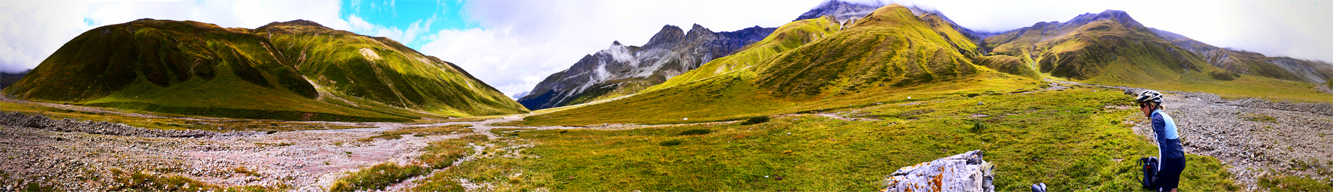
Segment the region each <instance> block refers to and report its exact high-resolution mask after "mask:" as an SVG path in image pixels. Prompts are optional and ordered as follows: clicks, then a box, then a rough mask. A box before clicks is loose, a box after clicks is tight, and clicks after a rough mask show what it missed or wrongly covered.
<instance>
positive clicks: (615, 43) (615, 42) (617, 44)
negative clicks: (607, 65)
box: [611, 41, 620, 46]
mask: <svg viewBox="0 0 1333 192" xmlns="http://www.w3.org/2000/svg"><path fill="white" fill-rule="evenodd" d="M611 46H620V41H611Z"/></svg>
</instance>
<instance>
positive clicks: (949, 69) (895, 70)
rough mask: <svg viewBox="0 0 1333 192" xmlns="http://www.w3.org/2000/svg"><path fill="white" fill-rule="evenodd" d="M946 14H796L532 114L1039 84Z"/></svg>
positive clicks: (659, 113) (734, 112)
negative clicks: (591, 100)
mask: <svg viewBox="0 0 1333 192" xmlns="http://www.w3.org/2000/svg"><path fill="white" fill-rule="evenodd" d="M938 18H939V17H937V16H933V15H932V14H921V15H914V14H913V12H912V11H911V10H909V9H908V8H907V7H904V6H901V5H890V6H885V7H882V8H880V9H878V10H876V11H875V12H873V13H871V14H869V15H868V16H866V17H864V18H863V19H859V20H857V21H856V22H855V23H853V24H852V25H851V26H843V27H839V26H837V25H836V22H832V20H831V19H830V18H828V17H824V18H816V19H807V20H800V21H796V22H792V23H789V24H787V25H784V26H783V27H782V28H780V29H779V30H778V31H776V32H774V33H773V34H771V35H770V36H769V37H768V38H766V39H765V40H764V41H761V42H759V43H756V44H754V45H751V47H748V48H747V49H745V50H743V51H741V52H738V53H736V54H733V55H732V56H728V57H724V58H719V59H717V60H714V61H713V62H710V63H708V64H705V65H704V66H701V67H700V69H696V70H694V71H691V72H689V73H686V74H684V75H681V76H680V77H679V78H681V79H676V78H673V79H672V80H671V81H670V82H668V83H665V84H662V85H658V86H657V87H653V88H651V90H652V91H645V92H641V93H639V94H638V95H635V96H632V97H628V98H624V99H620V100H615V101H610V102H606V103H601V104H597V105H590V106H583V107H579V108H575V109H569V110H563V111H557V112H552V113H547V114H543V115H538V116H530V117H528V118H527V121H525V122H524V123H527V124H567V125H581V124H582V123H593V122H625V123H667V122H682V121H684V122H697V121H716V120H725V119H739V118H745V117H749V116H755V115H769V114H778V113H794V112H806V111H820V110H826V109H832V108H843V107H849V106H863V105H870V104H874V103H884V102H899V101H911V100H912V99H914V98H915V99H923V98H947V97H963V96H967V95H980V94H991V93H1005V92H1015V91H1023V90H1036V89H1040V88H1041V86H1042V83H1040V82H1039V81H1040V80H1039V79H1036V78H1031V77H1024V76H1019V75H1012V74H1007V73H1003V72H999V71H996V70H992V69H989V68H987V67H981V66H977V65H974V64H972V62H971V61H972V59H971V58H973V57H976V54H977V53H976V52H975V51H973V50H975V48H976V44H973V43H972V41H971V40H970V39H969V38H968V37H967V36H965V35H962V33H959V32H958V31H955V30H953V27H952V26H950V25H934V24H932V23H935V24H939V23H936V21H939V20H937V19H938ZM826 28H827V29H826ZM840 28H841V30H834V29H840ZM624 109H634V110H632V111H625V110H624ZM611 111H619V112H614V113H612V112H611ZM594 114H596V115H594ZM686 118H688V119H686Z"/></svg>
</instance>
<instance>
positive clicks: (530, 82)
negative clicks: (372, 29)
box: [421, 0, 822, 95]
mask: <svg viewBox="0 0 1333 192" xmlns="http://www.w3.org/2000/svg"><path fill="white" fill-rule="evenodd" d="M820 2H822V1H821V0H779V1H772V0H748V1H703V0H685V1H661V0H659V1H517V0H514V1H503V0H502V1H481V2H467V5H466V6H465V7H466V9H467V10H468V11H469V15H470V16H471V18H472V19H474V21H475V22H476V23H479V24H480V25H481V27H482V28H483V29H468V30H443V31H440V32H438V33H435V35H434V37H435V38H436V39H434V41H431V42H428V43H427V44H426V45H423V46H422V48H421V49H422V50H421V51H422V53H425V54H428V55H434V56H437V57H440V59H443V60H446V61H450V62H454V63H456V64H458V65H459V66H460V67H463V68H464V69H465V70H467V71H468V72H469V73H472V74H473V75H474V76H476V77H477V78H480V79H481V80H483V81H485V82H486V83H487V84H490V85H491V86H494V87H496V89H499V90H500V91H502V92H504V93H505V94H506V95H512V94H514V93H519V92H523V91H529V90H531V89H532V88H533V87H535V86H536V85H537V83H539V82H541V81H542V80H544V79H545V78H546V76H548V75H551V74H552V73H555V72H559V71H561V70H564V69H567V68H569V67H570V66H571V65H573V64H574V62H577V61H578V60H579V59H580V58H582V57H583V56H584V55H587V54H592V53H595V52H597V51H598V50H602V49H606V48H607V47H609V46H610V45H611V42H612V41H620V42H621V43H622V44H626V45H643V44H644V43H646V42H647V41H648V38H650V37H652V35H653V34H656V33H657V32H658V31H659V30H661V29H662V26H663V25H668V24H670V25H676V26H679V27H681V28H682V29H684V30H689V28H690V26H692V25H693V24H695V23H698V24H700V25H702V26H704V27H707V28H709V29H710V30H713V31H714V32H720V31H734V30H739V29H743V28H746V27H753V26H756V25H758V26H763V27H777V26H781V25H782V24H786V23H787V22H790V21H791V20H792V19H795V18H796V17H797V16H800V14H801V13H804V12H805V11H807V10H809V9H810V8H812V7H814V6H816V5H818V4H819V3H820Z"/></svg>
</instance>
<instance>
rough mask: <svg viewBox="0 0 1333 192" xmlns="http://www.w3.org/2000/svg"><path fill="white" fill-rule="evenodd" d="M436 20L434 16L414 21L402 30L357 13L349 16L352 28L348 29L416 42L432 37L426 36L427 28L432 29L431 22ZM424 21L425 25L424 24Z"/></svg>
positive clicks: (408, 42)
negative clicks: (363, 17)
mask: <svg viewBox="0 0 1333 192" xmlns="http://www.w3.org/2000/svg"><path fill="white" fill-rule="evenodd" d="M434 21H435V19H433V18H431V19H424V20H417V21H415V22H412V24H411V25H409V26H408V27H407V29H406V30H402V29H398V27H384V26H381V25H375V24H371V23H370V22H367V21H366V20H365V19H361V17H359V16H357V15H349V16H347V22H348V23H349V24H350V25H351V28H350V29H349V30H348V31H352V32H355V33H358V34H362V35H369V36H377V37H387V38H390V39H393V40H395V41H398V42H399V43H403V44H405V45H406V44H410V43H412V42H416V41H417V39H418V38H427V39H422V40H423V41H429V40H430V39H429V38H430V37H427V36H426V35H427V34H426V33H428V32H427V31H426V30H429V29H430V24H431V23H434ZM423 23H424V24H425V25H422V24H423Z"/></svg>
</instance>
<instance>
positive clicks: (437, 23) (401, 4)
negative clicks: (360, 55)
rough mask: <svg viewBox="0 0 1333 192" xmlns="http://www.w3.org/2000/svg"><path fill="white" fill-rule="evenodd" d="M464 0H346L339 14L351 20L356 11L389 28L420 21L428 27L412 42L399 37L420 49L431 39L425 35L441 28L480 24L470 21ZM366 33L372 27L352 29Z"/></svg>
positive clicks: (369, 33) (403, 26) (475, 26)
mask: <svg viewBox="0 0 1333 192" xmlns="http://www.w3.org/2000/svg"><path fill="white" fill-rule="evenodd" d="M464 3H466V2H464V1H462V0H435V1H422V0H410V1H392V0H390V1H375V0H343V1H342V2H341V4H342V5H341V6H340V7H341V9H342V10H340V11H339V13H338V17H339V18H341V19H343V20H349V18H351V16H353V15H355V16H356V17H358V18H361V19H362V20H365V21H366V22H368V23H370V24H373V25H376V26H379V27H383V28H389V29H396V30H402V31H406V30H407V29H408V28H410V27H411V26H412V24H413V23H419V24H418V26H419V27H423V28H425V31H423V32H421V33H418V34H414V35H416V38H412V41H411V42H402V41H406V40H405V39H396V40H398V41H400V42H402V43H403V44H406V45H407V46H408V47H411V48H413V49H421V45H424V44H425V43H426V42H428V41H429V40H428V39H423V38H421V37H422V36H425V35H430V34H435V33H436V32H439V31H440V30H447V29H452V30H462V29H471V28H479V27H480V26H479V25H477V24H476V23H475V22H469V21H468V20H467V19H468V13H467V10H464V7H463V5H464ZM353 32H357V33H361V34H366V35H374V34H372V33H373V32H372V31H353Z"/></svg>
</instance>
